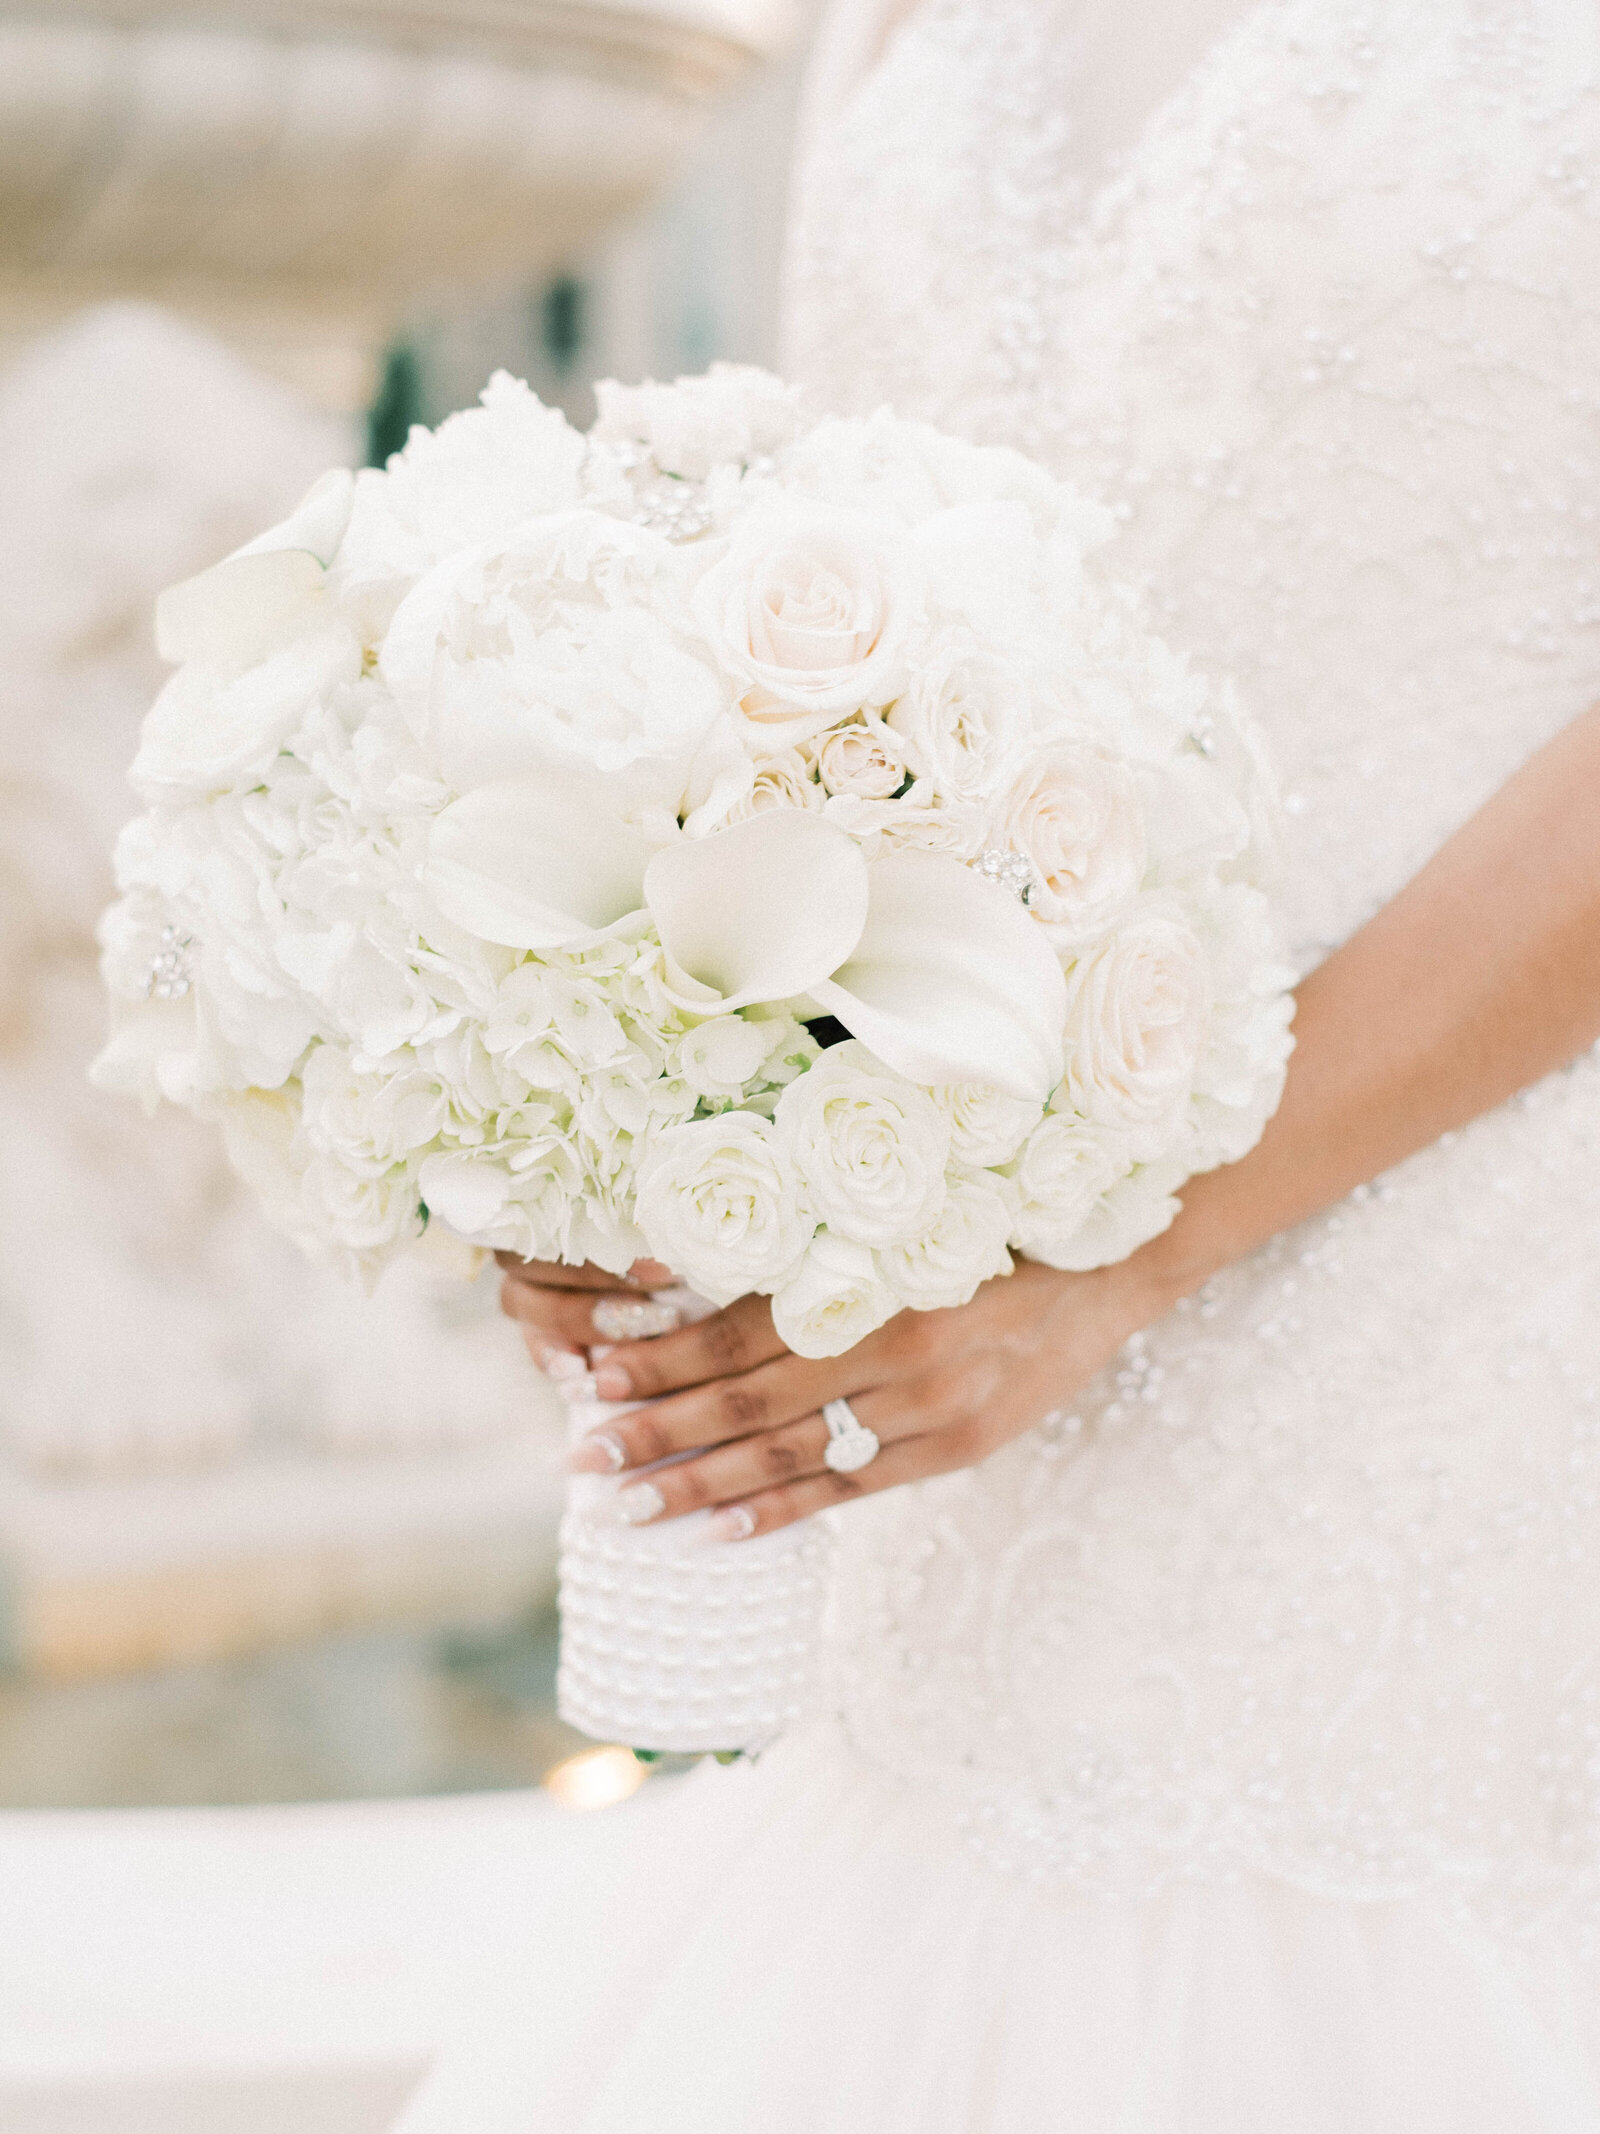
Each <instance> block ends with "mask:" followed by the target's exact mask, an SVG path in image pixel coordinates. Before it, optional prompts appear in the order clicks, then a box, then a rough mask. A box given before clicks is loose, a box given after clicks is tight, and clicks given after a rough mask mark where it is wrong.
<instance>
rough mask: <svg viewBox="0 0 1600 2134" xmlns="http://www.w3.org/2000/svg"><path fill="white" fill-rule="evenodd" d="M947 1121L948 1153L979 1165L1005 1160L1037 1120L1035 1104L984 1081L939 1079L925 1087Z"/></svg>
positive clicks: (962, 1160) (1037, 1108)
mask: <svg viewBox="0 0 1600 2134" xmlns="http://www.w3.org/2000/svg"><path fill="white" fill-rule="evenodd" d="M928 1094H929V1096H930V1097H932V1099H933V1101H934V1103H935V1104H937V1105H938V1107H939V1109H940V1110H941V1111H942V1112H943V1113H944V1114H945V1116H946V1118H948V1120H949V1121H950V1154H951V1156H952V1157H953V1159H954V1160H955V1161H956V1162H957V1163H966V1164H971V1165H973V1166H974V1167H975V1168H981V1167H982V1166H984V1165H986V1164H1000V1163H1008V1162H1009V1161H1010V1160H1011V1158H1012V1157H1013V1156H1014V1155H1015V1154H1016V1153H1017V1150H1018V1149H1019V1148H1020V1147H1021V1146H1022V1143H1023V1140H1024V1138H1025V1136H1026V1135H1027V1133H1028V1131H1029V1129H1030V1128H1031V1127H1033V1126H1036V1125H1037V1124H1038V1121H1039V1106H1038V1105H1037V1104H1035V1103H1032V1102H1030V1101H1029V1100H1028V1099H1027V1098H1026V1097H1008V1096H1007V1095H1006V1093H1005V1091H1004V1090H1001V1089H995V1088H994V1087H992V1085H991V1084H989V1083H988V1082H941V1083H938V1084H936V1085H935V1086H934V1087H933V1088H931V1089H930V1090H929V1091H928Z"/></svg>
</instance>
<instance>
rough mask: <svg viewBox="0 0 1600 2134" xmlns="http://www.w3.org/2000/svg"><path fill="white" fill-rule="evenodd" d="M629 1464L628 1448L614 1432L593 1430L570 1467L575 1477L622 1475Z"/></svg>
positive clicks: (570, 1462) (575, 1455) (576, 1453)
mask: <svg viewBox="0 0 1600 2134" xmlns="http://www.w3.org/2000/svg"><path fill="white" fill-rule="evenodd" d="M627 1464H628V1448H627V1447H626V1446H625V1445H624V1444H623V1442H622V1440H621V1438H619V1437H618V1436H617V1433H616V1432H615V1431H614V1430H591V1431H590V1433H589V1435H588V1436H587V1437H586V1438H585V1439H584V1441H583V1443H582V1444H581V1445H580V1446H579V1447H578V1449H577V1451H576V1452H575V1453H574V1454H573V1455H572V1458H571V1460H570V1461H569V1462H568V1466H569V1468H570V1469H571V1471H572V1473H573V1474H575V1475H616V1474H621V1472H622V1470H623V1468H624V1467H626V1466H627Z"/></svg>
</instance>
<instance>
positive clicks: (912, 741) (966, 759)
mask: <svg viewBox="0 0 1600 2134" xmlns="http://www.w3.org/2000/svg"><path fill="white" fill-rule="evenodd" d="M888 720H889V724H890V726H892V727H893V729H894V731H895V732H896V734H898V735H899V736H900V739H901V741H902V743H903V744H904V747H905V750H906V754H907V756H908V757H909V759H910V762H911V764H912V767H913V769H914V770H915V771H916V772H917V775H918V776H919V777H923V778H928V779H930V780H931V781H932V782H933V784H934V785H935V786H937V787H938V788H939V790H940V791H941V792H943V793H946V794H949V795H951V796H953V797H954V798H956V799H959V800H970V799H976V798H988V797H989V796H990V795H992V794H993V793H994V792H995V790H996V789H997V787H998V786H999V784H1000V782H1001V780H1002V778H1003V776H1004V774H1005V771H1006V768H1007V766H1008V765H1009V764H1010V762H1011V760H1012V758H1013V755H1014V752H1015V750H1016V748H1017V746H1018V745H1019V743H1020V742H1021V741H1023V740H1024V739H1025V738H1026V736H1027V733H1028V730H1029V727H1030V724H1031V712H1030V708H1029V688H1028V682H1027V679H1026V677H1025V676H1024V675H1023V674H1022V673H1021V671H1020V670H1019V669H1018V668H1017V667H1015V666H1014V665H1013V664H1012V663H1011V662H1010V661H1008V660H1006V659H1003V658H1001V657H1000V656H999V655H998V654H997V653H994V652H991V651H989V650H988V649H986V648H985V647H984V646H982V645H981V644H979V643H978V641H977V640H976V639H975V638H974V637H972V636H971V635H970V634H969V633H968V632H966V631H952V632H949V633H948V634H946V635H945V636H944V637H943V638H941V640H940V641H939V643H938V644H937V645H936V646H935V647H934V648H933V649H932V650H931V651H930V653H929V654H928V656H927V657H926V658H925V659H919V660H918V662H917V665H916V669H915V671H914V673H913V674H912V677H911V684H910V687H909V688H908V689H907V690H906V693H905V695H904V696H903V697H901V698H900V700H899V701H898V702H897V703H896V704H895V706H894V708H893V709H892V710H891V711H890V712H889V713H888Z"/></svg>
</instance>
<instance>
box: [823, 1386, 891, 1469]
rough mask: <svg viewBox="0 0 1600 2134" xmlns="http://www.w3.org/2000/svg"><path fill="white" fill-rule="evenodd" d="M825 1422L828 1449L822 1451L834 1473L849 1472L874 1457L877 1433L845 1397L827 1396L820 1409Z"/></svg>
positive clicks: (869, 1461)
mask: <svg viewBox="0 0 1600 2134" xmlns="http://www.w3.org/2000/svg"><path fill="white" fill-rule="evenodd" d="M822 1420H823V1421H824V1422H825V1423H826V1424H827V1426H828V1449H827V1451H826V1452H825V1453H824V1454H823V1455H822V1457H823V1458H824V1460H826V1461H827V1463H828V1465H829V1466H830V1467H831V1468H832V1469H833V1471H834V1473H835V1474H836V1475H853V1474H854V1473H855V1472H856V1471H857V1469H858V1468H862V1467H870V1466H871V1464H872V1462H873V1461H874V1460H875V1459H876V1458H877V1457H878V1449H879V1448H878V1434H877V1432H876V1431H875V1430H869V1429H868V1428H867V1426H866V1424H865V1423H864V1422H862V1420H861V1418H860V1417H859V1416H858V1415H857V1414H856V1411H855V1410H854V1408H852V1407H851V1405H850V1403H849V1402H848V1401H847V1400H830V1401H828V1402H827V1403H826V1404H825V1405H824V1407H823V1410H822Z"/></svg>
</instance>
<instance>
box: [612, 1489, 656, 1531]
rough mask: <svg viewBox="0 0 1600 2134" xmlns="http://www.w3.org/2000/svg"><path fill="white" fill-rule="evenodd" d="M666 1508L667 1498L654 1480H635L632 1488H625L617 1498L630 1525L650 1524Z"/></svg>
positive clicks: (618, 1507)
mask: <svg viewBox="0 0 1600 2134" xmlns="http://www.w3.org/2000/svg"><path fill="white" fill-rule="evenodd" d="M666 1508H667V1500H666V1498H665V1497H664V1496H662V1494H661V1492H660V1490H659V1489H657V1488H656V1486H655V1484H654V1482H635V1483H634V1485H633V1487H632V1489H625V1490H623V1491H622V1492H621V1493H620V1495H619V1496H618V1498H617V1510H618V1511H619V1512H620V1513H621V1514H622V1516H623V1518H624V1519H625V1520H626V1521H627V1522H628V1524H629V1526H648V1525H649V1523H650V1521H651V1520H652V1519H659V1518H660V1517H661V1514H662V1513H663V1512H664V1511H665V1510H666Z"/></svg>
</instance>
